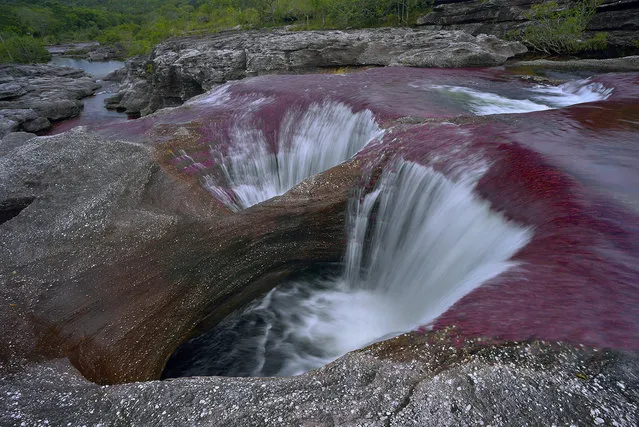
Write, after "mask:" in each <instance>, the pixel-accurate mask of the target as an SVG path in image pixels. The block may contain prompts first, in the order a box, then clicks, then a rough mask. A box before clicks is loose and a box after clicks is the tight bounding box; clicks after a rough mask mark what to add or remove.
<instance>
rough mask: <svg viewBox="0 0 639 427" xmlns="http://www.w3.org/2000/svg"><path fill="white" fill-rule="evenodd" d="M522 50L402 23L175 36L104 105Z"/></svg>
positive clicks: (179, 99) (180, 98)
mask: <svg viewBox="0 0 639 427" xmlns="http://www.w3.org/2000/svg"><path fill="white" fill-rule="evenodd" d="M525 51H526V48H525V47H524V46H523V45H521V44H519V43H517V42H507V41H504V40H500V39H498V38H496V37H494V36H486V35H478V36H471V35H469V34H467V33H464V32H461V31H448V32H447V31H420V30H412V29H404V28H384V29H368V30H349V31H282V30H275V31H260V32H258V31H250V32H234V33H223V34H219V35H215V36H208V37H205V38H199V37H189V38H178V39H171V40H168V41H165V42H163V43H161V44H159V45H158V46H156V47H155V48H154V50H153V52H152V53H151V54H150V56H149V57H148V58H147V60H146V61H139V60H138V61H130V62H128V63H127V68H128V74H127V79H126V81H125V83H124V84H123V86H122V88H121V90H120V93H119V94H118V95H116V96H115V97H113V98H112V99H111V100H109V101H108V102H107V106H108V107H109V108H113V109H120V110H123V111H126V112H127V113H139V112H141V113H142V115H145V114H148V113H151V112H153V111H155V110H157V109H159V108H163V107H171V106H176V105H180V104H181V103H183V102H184V101H186V100H187V99H189V98H191V97H192V96H194V95H198V94H201V93H203V92H205V91H207V90H209V89H211V88H213V87H215V86H216V85H218V84H220V83H224V82H227V81H229V80H236V79H240V78H243V77H246V76H252V75H257V74H265V73H277V72H301V71H309V70H316V69H318V68H328V67H349V66H384V65H404V66H412V67H479V66H492V65H500V64H502V63H504V62H505V61H506V60H507V59H508V58H510V57H512V56H514V55H516V54H519V53H523V52H525Z"/></svg>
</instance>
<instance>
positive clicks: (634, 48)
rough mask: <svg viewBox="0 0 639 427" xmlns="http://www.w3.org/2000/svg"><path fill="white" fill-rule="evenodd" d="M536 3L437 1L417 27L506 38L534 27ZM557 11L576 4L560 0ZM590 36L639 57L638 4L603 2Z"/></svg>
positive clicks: (533, 0)
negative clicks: (532, 15)
mask: <svg viewBox="0 0 639 427" xmlns="http://www.w3.org/2000/svg"><path fill="white" fill-rule="evenodd" d="M537 3H539V1H537V0H515V1H510V0H508V1H507V0H489V1H487V0H437V1H435V7H434V8H433V10H432V11H431V12H430V13H428V14H426V15H424V16H422V17H421V18H419V19H418V21H417V24H418V25H419V26H420V27H421V28H424V29H430V30H463V31H466V32H468V33H469V34H493V35H496V36H498V37H504V36H507V35H508V33H509V32H512V31H518V30H522V29H524V28H526V27H527V26H529V25H534V23H533V22H532V21H531V20H530V19H529V17H528V12H529V11H530V8H531V6H533V5H534V4H537ZM557 4H558V7H559V8H560V9H564V8H567V7H571V6H572V5H573V4H574V2H571V1H570V0H558V1H557ZM586 30H587V32H588V33H589V34H591V35H592V34H594V33H597V32H605V33H607V35H608V37H607V42H608V48H609V52H610V53H612V54H614V55H616V56H622V55H637V54H639V44H638V43H639V36H638V35H637V31H639V0H603V1H602V2H601V4H600V5H599V6H598V7H597V11H596V14H595V16H594V17H593V19H592V20H591V21H590V22H589V23H588V26H587V28H586Z"/></svg>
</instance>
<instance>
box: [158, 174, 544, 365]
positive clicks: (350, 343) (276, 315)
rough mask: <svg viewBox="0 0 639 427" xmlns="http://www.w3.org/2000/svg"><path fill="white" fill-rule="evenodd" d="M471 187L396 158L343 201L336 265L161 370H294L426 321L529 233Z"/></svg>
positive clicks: (275, 294)
mask: <svg viewBox="0 0 639 427" xmlns="http://www.w3.org/2000/svg"><path fill="white" fill-rule="evenodd" d="M473 187H474V181H472V180H471V179H468V180H464V179H461V180H458V181H456V182H454V181H452V180H451V179H449V178H447V177H445V176H444V175H442V174H441V173H438V172H436V171H434V170H433V169H432V168H429V167H425V166H421V165H418V164H416V163H412V162H408V161H400V162H398V163H397V164H396V165H394V166H393V167H392V168H389V169H388V170H386V171H385V172H384V173H383V174H382V176H381V178H380V179H379V182H378V184H377V186H376V187H375V189H374V190H373V191H372V192H371V193H369V194H366V195H362V197H355V198H354V199H353V201H352V203H351V207H350V208H349V217H350V220H349V240H348V246H347V252H346V255H345V261H344V264H345V265H344V267H343V272H342V273H341V274H338V275H335V276H333V277H316V278H313V279H301V280H295V281H291V282H288V283H285V284H283V285H280V286H278V287H277V288H275V289H273V290H272V291H271V292H270V293H269V294H268V295H266V297H264V298H263V299H261V300H260V301H258V302H255V303H253V304H252V305H251V306H250V307H248V308H246V309H245V310H244V311H242V312H238V313H235V314H233V315H231V316H229V317H228V318H227V319H225V320H224V321H223V322H222V323H221V324H220V325H218V326H217V327H216V328H215V329H214V330H212V331H210V332H209V333H207V334H204V335H202V336H200V337H197V338H195V339H193V340H191V341H190V342H189V343H187V344H186V345H185V346H183V347H182V348H181V349H180V350H178V352H177V353H176V354H175V355H174V358H173V359H175V360H180V361H182V362H184V363H182V362H180V363H172V362H171V361H170V362H169V364H168V365H167V369H166V371H165V375H166V376H169V377H171V376H184V375H189V376H190V375H232V376H273V375H296V374H300V373H303V372H305V371H307V370H309V369H313V368H316V367H319V366H322V365H323V364H326V363H328V362H330V361H332V360H334V359H336V358H337V357H339V356H341V355H343V354H345V353H347V352H348V351H351V350H354V349H357V348H360V347H362V346H365V345H367V344H369V343H372V342H375V341H378V340H381V339H384V338H387V337H390V336H394V335H397V334H400V333H402V332H406V331H409V330H412V329H414V328H416V327H418V326H420V325H427V324H429V323H431V322H432V321H433V320H435V319H436V318H437V317H438V316H439V315H441V314H442V313H443V312H444V311H446V310H447V309H448V308H450V307H451V306H452V305H453V304H454V303H455V302H456V301H457V300H459V299H460V298H462V297H463V296H464V295H466V294H468V293H469V292H471V291H472V290H473V289H475V288H476V287H478V286H480V285H481V284H482V283H483V282H485V281H487V280H489V279H491V278H494V277H496V276H497V275H499V274H500V273H502V272H504V271H505V270H507V269H509V268H511V267H513V266H514V265H515V264H516V263H515V262H513V261H511V260H510V259H511V257H512V256H513V255H514V254H515V253H516V252H517V251H518V250H519V249H520V248H522V247H523V246H524V245H526V243H527V242H528V241H529V240H530V238H531V237H532V231H531V230H530V229H526V228H523V227H521V226H519V225H517V224H514V223H512V222H509V221H507V220H506V219H505V218H503V217H502V216H501V215H500V214H498V213H496V212H493V211H491V210H490V206H489V204H488V203H487V202H486V201H484V200H481V199H479V198H477V197H476V196H475V195H474V194H473Z"/></svg>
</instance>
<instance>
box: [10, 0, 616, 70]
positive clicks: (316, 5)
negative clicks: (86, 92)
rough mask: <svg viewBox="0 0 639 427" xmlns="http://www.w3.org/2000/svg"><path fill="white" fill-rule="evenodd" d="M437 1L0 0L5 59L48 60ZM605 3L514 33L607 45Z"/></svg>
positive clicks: (539, 44) (404, 12)
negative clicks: (589, 34) (81, 49)
mask: <svg viewBox="0 0 639 427" xmlns="http://www.w3.org/2000/svg"><path fill="white" fill-rule="evenodd" d="M433 3H434V0H45V1H42V0H0V8H1V10H2V14H1V15H0V62H38V61H46V60H47V59H48V57H49V56H48V53H47V52H46V50H45V49H44V44H56V43H63V42H73V41H90V40H97V41H99V42H100V43H102V44H104V45H110V46H116V47H118V48H119V50H120V51H121V52H123V53H124V55H126V56H129V55H136V54H142V53H145V52H148V51H149V50H150V49H151V47H152V46H154V45H155V44H157V43H159V42H160V41H162V40H164V39H166V38H168V37H171V36H177V35H184V34H199V33H210V32H216V31H220V30H223V29H228V28H237V27H239V28H263V27H274V26H283V25H287V26H289V28H292V29H319V28H351V27H353V28H356V27H357V28H359V27H375V26H400V25H411V24H413V23H414V21H415V19H416V18H417V17H418V16H420V15H421V14H424V13H426V12H427V11H428V10H429V9H430V8H432V6H433ZM600 3H601V0H576V1H575V3H574V6H573V7H571V8H561V7H560V6H559V5H558V4H557V2H556V1H544V2H540V3H539V4H537V5H535V6H533V7H532V8H531V10H530V12H529V14H528V16H527V18H528V19H530V20H531V21H533V22H534V23H535V24H534V25H532V26H529V27H527V28H526V29H525V30H523V31H520V32H517V33H514V34H511V37H513V38H515V39H518V40H521V41H523V42H524V43H525V44H526V45H528V46H529V47H530V48H532V49H533V50H536V51H539V52H545V53H548V54H566V53H577V52H581V51H584V50H597V49H605V47H606V35H605V34H598V35H596V36H595V37H594V38H590V39H586V38H584V31H585V28H586V25H587V24H588V22H589V20H590V19H591V18H592V17H593V15H594V13H595V10H596V7H597V6H598V5H599V4H600Z"/></svg>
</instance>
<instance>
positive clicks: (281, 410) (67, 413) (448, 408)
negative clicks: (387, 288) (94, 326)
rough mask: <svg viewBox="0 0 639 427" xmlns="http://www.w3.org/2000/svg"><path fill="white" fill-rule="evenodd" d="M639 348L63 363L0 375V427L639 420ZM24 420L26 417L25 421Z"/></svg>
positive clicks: (535, 347) (439, 341)
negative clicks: (201, 365) (144, 377)
mask: <svg viewBox="0 0 639 427" xmlns="http://www.w3.org/2000/svg"><path fill="white" fill-rule="evenodd" d="M638 365H639V356H638V355H637V354H636V353H634V354H633V353H625V352H612V351H596V350H592V349H587V348H574V347H570V346H566V345H562V344H554V345H551V344H548V343H543V342H532V343H528V344H525V343H524V344H522V343H513V344H508V345H501V346H486V345H478V344H474V343H466V344H465V345H464V346H455V345H451V341H450V339H449V337H448V336H447V335H446V334H445V333H436V334H429V335H426V336H423V335H416V334H408V335H403V336H400V337H397V338H395V339H392V340H389V341H386V342H383V343H379V344H375V345H373V346H371V347H368V348H366V349H363V350H359V351H355V352H352V353H349V354H348V355H346V356H344V357H342V358H340V359H339V360H337V361H336V362H334V363H332V364H330V365H328V366H325V367H323V368H321V369H318V370H316V371H312V372H309V373H307V374H304V375H301V376H297V377H288V378H224V377H201V378H183V379H178V380H171V381H162V382H160V381H152V382H146V383H137V384H124V385H119V386H106V387H100V386H97V385H96V384H92V383H90V382H88V381H86V380H85V379H84V378H82V376H81V375H80V374H79V373H78V372H77V371H76V370H75V369H74V368H73V367H72V366H70V365H69V363H68V362H67V361H66V360H56V361H51V362H48V363H46V364H43V365H39V366H32V367H30V368H29V369H28V370H27V371H25V372H22V373H20V374H18V375H15V374H8V375H4V376H3V377H0V393H2V396H4V397H5V398H4V399H2V401H1V403H0V423H2V424H3V425H152V424H158V425H160V424H161V425H167V426H179V425H224V426H246V425H263V426H282V425H290V426H293V425H300V426H370V427H373V426H375V427H378V426H379V427H382V426H420V427H422V426H443V425H451V426H452V425H493V426H502V425H580V424H582V423H583V424H584V425H614V426H631V425H636V423H637V422H638V421H639V417H638V416H637V414H638V413H639V407H638V406H637V403H638V402H639V377H637V370H636V369H637V366H638ZM21 423H22V424H21Z"/></svg>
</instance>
